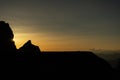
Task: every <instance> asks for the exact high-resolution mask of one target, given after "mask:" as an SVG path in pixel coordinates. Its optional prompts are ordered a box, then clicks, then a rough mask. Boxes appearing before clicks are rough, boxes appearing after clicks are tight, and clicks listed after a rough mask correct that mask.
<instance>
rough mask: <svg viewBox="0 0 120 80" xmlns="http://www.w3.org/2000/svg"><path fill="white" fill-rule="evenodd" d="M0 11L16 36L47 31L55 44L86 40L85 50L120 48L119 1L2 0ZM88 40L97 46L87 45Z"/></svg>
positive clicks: (0, 17) (0, 14)
mask: <svg viewBox="0 0 120 80" xmlns="http://www.w3.org/2000/svg"><path fill="white" fill-rule="evenodd" d="M0 10H1V11H0V19H1V20H5V21H7V22H9V23H10V24H11V25H12V28H13V30H14V31H15V34H16V35H17V34H23V33H26V34H33V33H35V34H37V35H38V34H44V37H45V36H46V37H48V36H49V37H50V40H52V41H53V42H52V43H53V44H58V43H61V42H62V43H63V45H65V46H68V45H70V44H71V43H72V44H71V45H73V44H74V43H75V44H77V43H76V42H78V45H77V46H76V47H79V46H80V47H81V45H80V44H82V45H84V44H83V43H85V48H83V49H89V48H93V47H96V48H105V49H120V48H118V47H120V46H119V45H120V43H119V42H118V41H119V40H120V22H119V21H120V0H0ZM40 37H41V36H40ZM42 37H43V36H42ZM44 37H43V38H44ZM17 38H20V37H17ZM30 38H32V37H30ZM65 38H67V39H65ZM40 39H41V38H40ZM45 39H46V38H45ZM54 39H55V40H54ZM60 39H62V40H64V39H65V40H64V41H65V42H63V41H60ZM70 39H72V40H71V41H70V42H69V43H67V44H66V42H67V41H69V40H70ZM81 39H85V40H84V41H81ZM48 40H49V39H48ZM107 40H108V41H107ZM109 40H110V41H109ZM34 41H35V40H34V39H33V42H34ZM54 41H56V43H54ZM89 41H91V42H92V43H93V44H95V46H93V45H91V46H89V47H88V45H87V44H89V43H91V42H89ZM94 41H96V42H95V43H94ZM35 43H37V42H35ZM43 43H44V42H43ZM49 43H50V42H49ZM46 44H47V43H46ZM75 44H74V46H75ZM100 44H103V45H100ZM109 44H111V45H109ZM108 45H109V46H111V47H110V48H108ZM54 46H56V45H54ZM59 46H62V45H59ZM44 47H45V46H44ZM46 47H47V45H46ZM65 49H66V48H65ZM70 49H71V48H68V50H70ZM76 49H79V48H73V50H76ZM80 49H82V48H80ZM49 50H50V49H49ZM51 50H56V49H54V48H53V49H51ZM58 50H63V49H58Z"/></svg>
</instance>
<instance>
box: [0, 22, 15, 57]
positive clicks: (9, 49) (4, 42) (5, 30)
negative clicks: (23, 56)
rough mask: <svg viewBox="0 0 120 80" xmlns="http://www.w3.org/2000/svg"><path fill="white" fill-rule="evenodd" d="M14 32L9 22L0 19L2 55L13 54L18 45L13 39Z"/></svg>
mask: <svg viewBox="0 0 120 80" xmlns="http://www.w3.org/2000/svg"><path fill="white" fill-rule="evenodd" d="M13 38H14V34H13V31H12V30H11V28H10V26H9V24H8V23H6V22H5V21H0V55H13V54H15V53H16V50H17V49H16V46H15V44H14V41H13Z"/></svg>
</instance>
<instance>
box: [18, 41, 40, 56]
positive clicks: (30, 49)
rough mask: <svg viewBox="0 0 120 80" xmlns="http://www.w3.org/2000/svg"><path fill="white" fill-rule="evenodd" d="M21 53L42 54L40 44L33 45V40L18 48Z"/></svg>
mask: <svg viewBox="0 0 120 80" xmlns="http://www.w3.org/2000/svg"><path fill="white" fill-rule="evenodd" d="M18 52H19V53H20V55H26V56H35V55H39V54H40V49H39V47H38V46H36V45H33V44H32V42H31V40H28V41H27V42H26V43H25V44H24V45H23V46H22V47H21V48H19V49H18Z"/></svg>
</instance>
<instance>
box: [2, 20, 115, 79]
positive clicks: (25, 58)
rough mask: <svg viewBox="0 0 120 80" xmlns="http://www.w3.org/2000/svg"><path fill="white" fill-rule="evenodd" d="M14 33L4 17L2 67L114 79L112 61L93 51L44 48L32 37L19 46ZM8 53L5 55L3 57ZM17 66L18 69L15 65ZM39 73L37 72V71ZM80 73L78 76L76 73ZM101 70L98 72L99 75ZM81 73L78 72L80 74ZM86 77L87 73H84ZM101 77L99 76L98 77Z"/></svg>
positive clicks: (70, 75) (4, 69) (23, 70)
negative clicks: (49, 49)
mask: <svg viewBox="0 0 120 80" xmlns="http://www.w3.org/2000/svg"><path fill="white" fill-rule="evenodd" d="M13 38H14V34H13V31H12V30H11V28H10V26H9V24H8V23H5V21H0V64H1V63H2V64H1V65H2V68H0V70H3V71H4V72H5V71H9V70H12V72H13V70H15V73H19V72H22V73H25V72H27V73H28V72H31V73H32V71H37V72H38V73H40V72H54V73H58V74H60V73H62V74H61V75H58V76H59V77H63V75H66V74H69V76H67V75H66V76H65V77H67V78H71V77H76V78H79V79H80V78H81V77H83V76H90V78H91V79H93V78H95V76H96V77H99V78H100V79H111V78H112V72H113V69H112V67H111V66H110V64H109V63H108V62H106V61H105V60H104V59H102V58H100V57H98V56H97V55H95V54H94V53H92V52H89V51H71V52H70V51H67V52H42V51H40V49H39V47H38V46H36V45H33V44H32V43H31V40H28V41H27V42H26V43H25V44H24V45H23V46H22V47H20V48H19V49H16V46H15V44H14V41H13ZM3 55H4V57H2V56H3ZM15 68H17V69H15ZM33 73H35V72H33ZM74 74H76V76H73V75H74ZM96 74H97V75H96ZM77 75H78V76H77ZM84 79H85V77H84ZM95 79H98V78H95Z"/></svg>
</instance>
